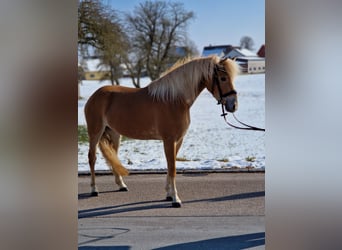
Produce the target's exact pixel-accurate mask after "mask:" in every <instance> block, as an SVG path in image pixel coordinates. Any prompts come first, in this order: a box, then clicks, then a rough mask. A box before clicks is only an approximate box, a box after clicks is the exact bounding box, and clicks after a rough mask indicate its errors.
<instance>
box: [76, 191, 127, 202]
mask: <svg viewBox="0 0 342 250" xmlns="http://www.w3.org/2000/svg"><path fill="white" fill-rule="evenodd" d="M121 192H123V191H122V190H119V189H118V190H108V191H101V192H99V194H100V195H101V194H106V193H121ZM92 197H96V196H93V195H91V193H82V194H78V199H79V200H85V199H89V198H92Z"/></svg>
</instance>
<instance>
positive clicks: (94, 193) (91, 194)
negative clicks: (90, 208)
mask: <svg viewBox="0 0 342 250" xmlns="http://www.w3.org/2000/svg"><path fill="white" fill-rule="evenodd" d="M90 196H99V192H91V193H90Z"/></svg>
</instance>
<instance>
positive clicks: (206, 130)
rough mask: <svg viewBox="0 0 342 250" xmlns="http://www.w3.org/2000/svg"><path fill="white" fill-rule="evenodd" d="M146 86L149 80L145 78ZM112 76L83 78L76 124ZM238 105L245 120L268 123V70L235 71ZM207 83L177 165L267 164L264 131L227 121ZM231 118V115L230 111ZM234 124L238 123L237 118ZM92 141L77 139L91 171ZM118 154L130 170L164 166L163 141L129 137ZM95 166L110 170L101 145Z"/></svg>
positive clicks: (81, 160) (83, 164)
mask: <svg viewBox="0 0 342 250" xmlns="http://www.w3.org/2000/svg"><path fill="white" fill-rule="evenodd" d="M142 83H143V84H142V86H145V85H147V84H148V83H149V79H148V78H144V79H142ZM108 84H110V82H109V81H104V82H98V81H83V83H82V85H81V88H80V93H81V96H82V97H83V99H81V100H79V101H78V124H79V125H86V122H85V118H84V112H83V109H84V105H85V103H86V100H87V99H88V98H89V96H90V95H91V94H92V93H93V92H94V91H95V90H96V89H98V88H99V87H101V86H103V85H108ZM121 85H123V86H128V87H132V86H133V85H132V84H131V82H130V79H128V78H124V79H121ZM235 87H236V90H237V92H238V102H239V106H238V110H237V111H236V113H235V115H236V117H237V118H238V119H240V120H241V121H243V122H245V123H247V124H250V125H253V126H257V127H263V128H264V127H265V74H257V75H241V76H237V78H236V81H235ZM216 103H217V101H216V100H215V99H214V98H213V97H212V95H211V94H210V93H209V92H208V91H207V90H206V89H205V90H204V91H203V92H202V93H201V94H200V96H199V97H198V98H197V100H196V101H195V103H194V104H193V106H192V107H191V110H190V115H191V124H190V127H189V129H188V132H187V134H186V136H185V138H184V140H183V145H182V147H181V149H180V151H179V152H178V156H177V159H178V160H177V169H205V170H208V169H227V168H246V167H252V168H259V169H265V133H264V132H260V131H248V130H247V131H245V130H238V129H234V128H231V127H229V126H228V125H227V124H226V123H225V122H224V120H223V118H222V117H221V116H220V115H221V107H220V105H216ZM228 119H229V120H230V121H233V120H232V119H233V117H231V116H228ZM235 124H236V123H235ZM87 155H88V145H87V144H80V143H79V144H78V171H80V172H84V171H89V166H88V157H87ZM119 158H120V160H121V162H122V163H123V165H124V166H125V167H127V169H129V170H165V169H166V168H167V167H166V160H165V156H164V151H163V145H162V142H161V141H155V140H147V141H142V140H125V141H123V142H121V144H120V148H119ZM95 169H96V170H108V169H109V168H108V167H107V165H106V163H105V161H104V159H103V158H102V155H101V154H100V152H99V150H98V153H97V161H96V166H95Z"/></svg>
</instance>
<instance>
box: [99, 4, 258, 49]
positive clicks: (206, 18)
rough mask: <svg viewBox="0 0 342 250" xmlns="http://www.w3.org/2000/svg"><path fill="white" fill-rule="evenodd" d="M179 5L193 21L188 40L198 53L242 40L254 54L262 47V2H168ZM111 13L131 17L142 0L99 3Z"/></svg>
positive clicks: (190, 25) (189, 28) (236, 43)
mask: <svg viewBox="0 0 342 250" xmlns="http://www.w3.org/2000/svg"><path fill="white" fill-rule="evenodd" d="M173 1H175V2H182V3H183V4H184V8H185V10H187V11H193V12H194V13H195V18H194V19H193V20H192V21H191V22H190V24H189V26H188V36H189V38H190V39H191V40H192V41H193V42H194V43H195V45H196V47H197V49H198V50H199V52H200V53H202V50H203V47H204V46H208V45H224V44H231V45H239V43H240V39H241V37H243V36H250V37H251V38H252V39H253V41H254V50H255V52H257V50H258V49H259V48H260V46H261V45H262V44H265V1H264V0H243V1H242V0H171V2H173ZM102 2H103V3H105V4H109V5H111V6H112V8H113V9H115V10H118V11H120V12H129V13H131V12H132V11H133V10H134V7H135V6H138V4H139V3H141V2H145V0H102Z"/></svg>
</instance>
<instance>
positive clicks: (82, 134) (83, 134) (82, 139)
mask: <svg viewBox="0 0 342 250" xmlns="http://www.w3.org/2000/svg"><path fill="white" fill-rule="evenodd" d="M77 134H78V143H87V142H88V140H89V139H88V132H87V127H86V126H84V125H78V128H77Z"/></svg>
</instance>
